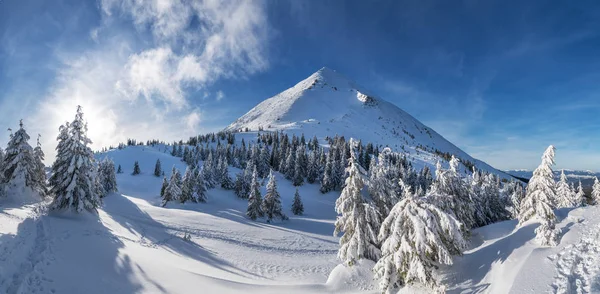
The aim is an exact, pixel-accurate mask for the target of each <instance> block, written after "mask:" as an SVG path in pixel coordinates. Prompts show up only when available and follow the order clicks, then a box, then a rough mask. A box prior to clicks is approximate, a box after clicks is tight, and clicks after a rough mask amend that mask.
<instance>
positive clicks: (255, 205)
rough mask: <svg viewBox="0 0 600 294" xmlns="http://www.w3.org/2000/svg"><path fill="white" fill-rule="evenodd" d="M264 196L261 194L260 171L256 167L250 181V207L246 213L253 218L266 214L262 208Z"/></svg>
mask: <svg viewBox="0 0 600 294" xmlns="http://www.w3.org/2000/svg"><path fill="white" fill-rule="evenodd" d="M261 206H262V196H261V195H260V183H259V182H258V172H257V171H256V167H255V168H254V171H253V172H252V182H251V183H250V195H249V196H248V209H247V211H246V215H247V216H248V217H249V218H250V219H251V220H256V219H257V218H259V217H263V216H264V212H263V210H262V208H261Z"/></svg>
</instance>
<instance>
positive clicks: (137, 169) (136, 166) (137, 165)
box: [131, 160, 142, 176]
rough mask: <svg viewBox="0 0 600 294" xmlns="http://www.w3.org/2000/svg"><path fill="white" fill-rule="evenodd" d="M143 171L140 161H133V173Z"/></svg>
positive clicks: (137, 173) (136, 173)
mask: <svg viewBox="0 0 600 294" xmlns="http://www.w3.org/2000/svg"><path fill="white" fill-rule="evenodd" d="M141 172H142V171H141V170H140V163H139V162H138V161H137V160H136V161H135V162H134V163H133V172H132V173H131V174H132V175H134V176H135V175H139V174H140V173H141Z"/></svg>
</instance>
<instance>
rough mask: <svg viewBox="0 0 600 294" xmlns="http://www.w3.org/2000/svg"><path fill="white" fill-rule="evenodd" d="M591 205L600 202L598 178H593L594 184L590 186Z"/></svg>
mask: <svg viewBox="0 0 600 294" xmlns="http://www.w3.org/2000/svg"><path fill="white" fill-rule="evenodd" d="M591 200H592V205H598V204H600V182H599V181H598V178H594V185H593V186H592V199H591Z"/></svg>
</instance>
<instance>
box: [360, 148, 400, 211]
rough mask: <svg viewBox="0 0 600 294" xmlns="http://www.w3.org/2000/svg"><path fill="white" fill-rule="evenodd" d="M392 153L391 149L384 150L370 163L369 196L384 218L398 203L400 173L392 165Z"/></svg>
mask: <svg viewBox="0 0 600 294" xmlns="http://www.w3.org/2000/svg"><path fill="white" fill-rule="evenodd" d="M391 154H392V151H391V149H390V148H384V149H383V150H382V151H381V152H380V153H379V156H378V158H377V160H375V159H372V160H371V161H370V163H371V167H370V168H369V173H370V175H371V176H370V179H369V185H368V187H369V194H370V195H371V198H372V199H373V202H374V203H375V206H376V207H377V210H378V211H379V214H380V216H381V217H382V218H384V217H385V216H386V215H388V213H389V212H390V209H392V207H394V205H395V204H396V203H398V201H399V198H398V196H399V195H398V193H397V184H395V183H394V181H398V173H397V170H396V167H395V166H394V165H393V164H392V163H391V158H390V156H391Z"/></svg>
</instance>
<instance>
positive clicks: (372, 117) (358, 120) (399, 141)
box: [225, 68, 509, 177]
mask: <svg viewBox="0 0 600 294" xmlns="http://www.w3.org/2000/svg"><path fill="white" fill-rule="evenodd" d="M246 128H248V129H250V130H254V131H256V130H258V129H259V128H263V129H264V130H266V131H269V130H271V131H274V130H283V131H286V132H291V133H296V134H300V133H304V135H305V136H306V137H307V138H312V136H317V137H318V138H319V140H322V139H323V138H325V137H326V136H330V137H333V136H335V135H336V134H337V135H340V136H345V137H346V138H349V137H353V138H357V139H360V140H362V141H363V142H365V143H366V142H372V143H374V144H380V145H383V146H389V147H391V148H392V149H393V150H394V151H398V152H402V151H404V152H406V153H407V155H408V158H409V159H411V160H412V161H413V162H414V163H415V165H416V166H417V167H422V166H423V165H429V166H430V167H434V165H435V162H436V161H437V160H438V159H439V157H438V156H437V155H435V152H434V151H435V150H439V151H441V152H448V153H450V154H454V155H455V156H457V157H459V158H460V159H463V160H468V161H471V162H472V163H474V164H475V166H476V167H477V168H479V169H481V170H485V171H490V172H493V173H496V174H499V175H501V176H503V177H509V176H508V175H507V174H505V173H504V172H501V171H498V170H496V169H494V168H492V167H491V166H489V165H488V164H486V163H484V162H482V161H479V160H476V159H474V158H472V157H471V156H469V155H468V154H467V153H465V152H464V151H462V150H461V149H460V148H458V147H456V146H455V145H454V144H452V143H450V142H449V141H448V140H446V139H444V137H442V136H441V135H439V134H438V133H436V132H435V131H434V130H433V129H431V128H429V127H427V126H425V125H424V124H422V123H421V122H419V121H418V120H417V119H415V118H414V117H412V116H411V115H410V114H408V113H406V112H405V111H403V110H402V109H400V108H398V107H397V106H396V105H394V104H392V103H389V102H387V101H385V100H383V99H381V98H379V97H377V96H375V95H374V94H372V93H370V92H369V91H367V90H365V89H363V88H362V87H360V86H359V85H357V84H356V83H354V82H352V81H350V80H348V79H346V78H345V77H344V76H342V75H340V74H339V73H337V72H335V71H333V70H331V69H328V68H322V69H320V70H319V71H317V72H316V73H314V74H312V75H311V76H310V77H308V78H307V79H305V80H303V81H301V82H300V83H298V84H296V85H295V86H293V87H292V88H289V89H287V90H285V91H283V92H281V93H280V94H278V95H275V96H274V97H271V98H269V99H267V100H264V101H263V102H261V103H260V104H258V105H257V106H256V107H254V108H252V109H251V110H250V111H249V112H248V113H246V114H245V115H243V116H242V117H240V118H239V119H237V120H236V121H235V122H233V123H232V124H231V125H229V126H228V127H227V128H226V129H225V130H229V131H240V130H245V129H246Z"/></svg>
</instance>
